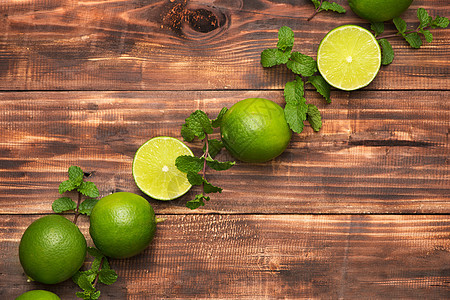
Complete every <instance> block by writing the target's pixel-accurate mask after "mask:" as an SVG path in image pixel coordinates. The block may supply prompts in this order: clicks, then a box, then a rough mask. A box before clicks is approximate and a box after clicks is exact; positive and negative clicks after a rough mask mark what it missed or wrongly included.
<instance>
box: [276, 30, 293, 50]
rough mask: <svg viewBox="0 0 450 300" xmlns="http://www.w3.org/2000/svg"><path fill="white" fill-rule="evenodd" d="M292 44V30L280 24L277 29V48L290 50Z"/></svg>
mask: <svg viewBox="0 0 450 300" xmlns="http://www.w3.org/2000/svg"><path fill="white" fill-rule="evenodd" d="M293 46H294V32H293V31H292V29H291V28H289V27H287V26H282V27H281V28H280V29H279V30H278V43H277V48H278V49H280V50H281V51H283V52H284V51H286V50H288V51H290V50H291V49H292V47H293Z"/></svg>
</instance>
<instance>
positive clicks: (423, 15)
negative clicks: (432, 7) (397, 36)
mask: <svg viewBox="0 0 450 300" xmlns="http://www.w3.org/2000/svg"><path fill="white" fill-rule="evenodd" d="M417 18H418V19H419V21H420V24H419V28H425V27H427V26H428V25H430V24H431V21H432V20H433V18H432V17H430V15H429V14H428V12H427V11H426V10H425V9H424V8H422V7H419V8H418V9H417Z"/></svg>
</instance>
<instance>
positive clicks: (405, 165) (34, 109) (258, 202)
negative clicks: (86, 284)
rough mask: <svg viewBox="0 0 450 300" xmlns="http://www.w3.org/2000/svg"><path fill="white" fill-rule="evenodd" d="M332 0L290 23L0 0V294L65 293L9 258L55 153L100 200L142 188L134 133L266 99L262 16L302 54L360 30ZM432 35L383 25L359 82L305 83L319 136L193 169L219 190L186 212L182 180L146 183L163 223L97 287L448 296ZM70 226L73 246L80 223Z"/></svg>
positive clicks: (184, 5) (449, 246)
mask: <svg viewBox="0 0 450 300" xmlns="http://www.w3.org/2000/svg"><path fill="white" fill-rule="evenodd" d="M336 1H337V2H338V3H340V4H342V5H343V6H344V7H345V8H346V9H347V13H345V14H343V15H338V14H336V13H331V12H322V13H320V14H318V15H317V16H316V17H315V18H314V19H312V20H311V21H309V22H308V21H307V20H306V19H307V18H308V17H309V16H310V15H311V14H312V12H313V5H312V3H311V1H307V0H297V1H294V0H283V1H281V0H280V1H278V0H277V1H275V0H273V1H269V0H245V1H244V0H216V1H211V0H204V1H201V0H195V1H188V0H166V1H162V0H161V1H155V0H148V1H120V0H118V1H111V0H106V1H68V0H52V1H49V0H45V1H44V0H35V1H33V0H23V1H13V0H5V1H1V2H0V28H1V29H2V30H1V31H0V179H1V180H0V203H1V205H0V299H14V298H15V297H16V296H18V295H20V294H21V293H23V292H25V291H27V290H31V289H35V288H39V289H48V290H51V291H54V292H55V293H57V294H58V295H59V296H60V297H61V298H62V299H76V297H75V292H76V291H79V289H78V288H77V286H76V285H75V284H74V283H72V282H71V281H70V280H69V281H66V282H64V283H61V284H58V285H54V286H46V285H41V284H38V283H28V282H27V281H26V277H25V275H24V273H23V270H22V268H21V266H20V263H19V261H18V245H19V241H20V238H21V236H22V234H23V232H24V230H25V228H26V227H27V226H28V225H29V224H30V223H31V222H32V221H33V220H35V219H37V218H39V217H40V216H42V215H45V214H50V213H52V211H51V204H52V202H53V200H54V199H56V198H58V197H59V196H60V195H59V194H58V191H57V188H58V184H59V182H61V181H62V180H64V179H65V178H66V172H67V168H68V167H69V166H70V165H78V166H80V167H81V168H82V169H83V170H85V171H87V172H92V175H91V176H90V180H91V181H93V182H94V183H96V184H97V186H98V187H99V190H100V194H101V196H105V195H108V194H110V193H112V192H116V191H128V192H134V193H138V194H142V193H140V191H139V190H138V189H137V187H136V186H135V184H134V182H133V179H132V174H131V164H132V160H133V155H134V153H135V151H136V150H137V148H138V147H139V146H140V145H141V144H142V143H143V142H145V141H146V140H147V139H149V138H151V137H154V136H159V135H168V136H174V137H177V138H181V135H180V127H181V124H183V122H184V119H185V118H186V117H187V116H188V115H189V114H190V113H191V112H192V111H194V110H195V109H202V110H204V111H206V112H207V113H208V114H209V115H210V116H211V117H215V116H216V115H217V113H218V112H219V111H220V109H221V108H222V107H223V106H226V107H231V106H232V105H233V104H234V103H236V102H237V101H239V100H241V99H245V98H249V97H264V98H268V99H271V100H273V101H275V102H277V103H279V104H280V105H283V92H282V89H283V87H284V84H285V83H286V82H287V81H289V80H292V79H293V78H294V76H293V75H292V74H291V73H290V72H289V71H288V70H286V68H284V67H275V68H270V69H264V68H262V67H261V65H260V63H259V59H260V53H261V51H262V50H263V49H265V48H269V47H274V45H275V44H276V39H277V31H278V29H279V28H280V27H281V26H283V25H286V26H289V27H291V28H292V29H293V30H294V32H295V36H296V42H295V46H294V50H297V51H301V52H302V53H305V54H308V55H311V56H313V57H315V56H316V51H317V47H318V45H319V43H320V40H321V39H322V38H323V36H324V35H325V34H326V33H327V32H328V31H329V30H331V29H333V28H334V27H336V26H338V25H343V24H358V25H361V26H363V27H366V28H369V26H370V25H369V23H368V22H366V21H364V20H362V19H360V18H358V17H357V16H356V15H355V14H354V13H353V12H352V11H351V10H350V9H349V7H348V4H347V2H346V1H343V0H336ZM418 7H424V8H425V9H427V10H428V11H430V13H431V14H432V15H440V16H446V17H450V3H449V2H448V1H447V0H433V1H431V0H415V1H414V2H413V4H412V6H411V7H410V9H409V10H408V11H407V12H405V14H403V15H402V16H403V17H404V19H405V20H406V21H407V22H408V24H411V27H412V25H417V18H416V10H417V8H418ZM393 29H394V27H393V25H392V24H388V23H386V32H387V33H388V32H393ZM432 33H433V38H434V40H433V42H432V43H430V44H427V43H426V44H424V45H423V46H422V47H421V48H420V49H412V48H410V47H409V46H407V44H406V43H405V42H404V41H403V40H401V39H399V38H394V39H391V40H390V41H391V43H392V45H393V48H394V51H395V59H394V62H393V63H392V64H391V65H389V66H383V67H382V68H381V71H380V73H379V74H378V76H377V77H376V79H375V80H374V81H373V82H372V83H371V84H370V85H369V86H368V87H366V88H364V89H361V90H359V91H354V92H343V91H338V90H335V89H333V90H332V92H331V97H332V103H331V104H326V103H325V101H324V100H323V98H321V96H319V95H318V94H317V93H315V92H314V91H312V90H311V89H310V88H309V87H308V90H307V91H306V98H307V99H308V101H309V102H311V103H314V104H316V105H317V106H318V108H319V110H320V111H321V113H322V116H323V128H322V129H321V131H320V132H318V133H316V132H313V131H312V129H311V128H310V127H309V126H306V128H305V131H304V132H303V133H302V134H300V135H298V134H295V135H293V138H292V141H291V143H290V145H289V147H288V149H287V150H286V152H285V153H283V154H282V155H281V156H279V157H277V158H276V159H275V160H273V161H271V162H268V163H263V164H248V163H241V162H238V163H237V165H236V166H235V167H233V168H232V169H230V170H228V171H224V172H220V173H219V172H215V173H214V172H211V173H209V175H208V178H209V179H210V181H211V182H214V183H217V184H218V185H220V186H221V187H223V188H224V191H223V193H222V194H220V195H214V196H213V197H212V200H211V201H210V202H209V203H207V205H206V206H205V207H202V208H201V209H198V210H194V211H191V210H189V209H187V208H186V207H185V202H186V201H187V200H189V199H190V198H191V197H193V196H194V195H195V193H196V192H197V190H196V189H193V190H191V191H190V192H189V193H187V194H186V195H185V196H183V197H181V198H180V199H177V200H174V201H168V202H162V201H156V200H153V199H151V198H148V197H147V199H148V200H149V202H150V203H151V205H152V206H153V207H154V209H155V211H156V213H157V214H158V216H161V217H165V218H167V220H166V221H165V222H163V223H161V224H159V225H158V230H157V234H156V237H155V239H154V241H153V242H152V244H151V246H150V247H149V248H148V249H147V250H145V251H144V252H143V253H142V254H140V255H138V256H136V257H133V258H130V259H125V260H113V261H112V262H111V264H112V266H113V268H115V269H116V271H117V272H118V274H119V279H118V281H117V282H116V283H115V284H113V285H111V286H104V285H100V286H99V289H100V290H101V292H102V297H101V298H100V299H196V298H199V299H448V298H450V218H449V214H450V178H449V174H448V165H449V132H450V107H449V106H450V104H449V98H450V85H449V75H450V29H445V30H442V29H434V30H432ZM216 135H217V134H216ZM188 145H189V146H190V147H191V148H192V149H193V151H194V152H195V153H197V154H198V153H200V151H201V149H200V148H201V145H200V143H198V142H194V143H189V144H188ZM218 158H219V159H223V160H225V159H227V160H228V159H232V157H231V156H230V155H229V154H228V153H227V152H226V151H222V152H221V153H220V154H219V156H218ZM67 217H68V218H71V216H69V215H68V216H67ZM79 226H80V228H81V230H82V232H83V233H84V234H85V236H86V238H87V240H88V244H90V245H92V241H91V240H90V237H89V234H88V230H87V229H88V226H89V225H88V220H87V218H81V219H80V221H79ZM90 259H91V258H89V257H88V259H87V262H89V261H90Z"/></svg>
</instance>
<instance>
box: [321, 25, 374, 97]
mask: <svg viewBox="0 0 450 300" xmlns="http://www.w3.org/2000/svg"><path fill="white" fill-rule="evenodd" d="M380 66H381V50H380V45H379V44H378V42H377V40H376V39H375V37H374V36H373V35H372V33H370V31H368V30H367V29H365V28H362V27H360V26H356V25H344V26H340V27H337V28H335V29H333V30H331V31H330V32H329V33H328V34H327V35H326V36H325V37H324V38H323V40H322V42H321V43H320V45H319V49H318V51H317V67H318V69H319V72H320V74H322V76H323V78H324V79H325V80H326V81H327V82H328V83H329V84H330V85H331V86H333V87H335V88H338V89H341V90H344V91H352V90H356V89H360V88H362V87H365V86H367V85H368V84H369V83H371V82H372V80H373V79H374V78H375V76H377V73H378V71H379V70H380Z"/></svg>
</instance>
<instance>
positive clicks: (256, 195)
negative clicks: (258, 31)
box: [0, 91, 450, 214]
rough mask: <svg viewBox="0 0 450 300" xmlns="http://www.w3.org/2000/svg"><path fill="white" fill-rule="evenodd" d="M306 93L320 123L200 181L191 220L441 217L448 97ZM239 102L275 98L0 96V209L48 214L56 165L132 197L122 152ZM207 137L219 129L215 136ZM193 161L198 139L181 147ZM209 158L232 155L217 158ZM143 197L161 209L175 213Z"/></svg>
mask: <svg viewBox="0 0 450 300" xmlns="http://www.w3.org/2000/svg"><path fill="white" fill-rule="evenodd" d="M332 96H333V103H332V104H330V105H327V104H325V102H324V101H323V99H321V96H319V95H317V94H316V93H313V92H307V95H306V97H307V99H308V101H309V102H312V103H316V104H317V105H318V106H319V109H320V110H321V111H322V114H323V118H324V126H323V129H322V130H321V131H320V132H319V133H314V132H313V131H312V129H311V128H310V127H309V126H307V127H306V129H305V131H304V132H303V133H302V134H301V135H297V134H295V135H293V138H292V141H291V143H290V145H289V147H288V149H287V150H286V152H285V153H284V154H282V155H281V156H280V157H278V158H276V159H275V160H273V161H271V162H268V163H264V164H248V163H241V162H238V163H237V165H236V166H235V167H233V168H232V169H230V170H228V171H224V172H209V173H208V178H209V180H210V181H211V182H212V183H215V184H217V185H219V186H221V187H223V188H224V191H223V193H222V194H220V195H213V197H212V198H213V200H212V201H210V202H209V203H208V204H207V205H206V206H205V207H204V208H202V209H200V210H199V212H200V213H211V212H215V213H449V212H450V201H449V200H450V198H449V195H450V184H449V183H450V182H449V176H448V128H449V127H450V126H449V125H450V110H449V103H448V98H449V93H448V92H441V91H439V92H437V91H385V92H374V91H358V92H354V93H351V94H348V93H344V92H338V93H333V95H332ZM248 97H265V98H268V99H272V100H273V101H275V102H277V103H279V104H282V101H283V99H282V92H281V91H273V92H270V91H229V92H226V91H222V92H208V91H201V92H200V91H192V92H176V91H166V92H53V93H52V92H48V93H44V92H23V93H0V138H1V142H0V170H1V172H0V178H1V180H0V182H1V183H0V201H1V202H2V206H0V213H8V214H22V213H47V212H50V209H51V203H52V202H53V200H54V199H56V198H58V197H59V196H60V195H59V194H58V192H57V187H58V185H59V183H60V182H61V181H63V180H65V179H66V176H67V175H66V172H67V168H68V167H69V166H70V165H79V166H80V167H82V168H83V169H84V170H85V171H88V172H94V173H93V175H92V177H91V179H90V180H92V181H94V182H95V183H96V184H97V185H98V187H99V189H100V191H101V195H103V196H104V195H107V194H109V193H112V192H115V191H129V192H136V193H139V191H138V189H137V188H136V186H135V184H134V182H133V179H132V174H131V164H132V160H133V156H134V153H135V151H136V150H137V149H138V147H139V146H140V145H141V144H142V143H144V142H145V141H146V140H147V139H149V138H151V137H154V136H159V135H169V136H174V137H177V138H181V135H180V128H181V125H182V124H183V122H184V119H185V118H186V117H187V116H188V115H189V114H190V113H191V112H193V111H194V110H195V109H202V110H204V111H206V112H207V113H208V114H210V116H211V117H215V116H216V115H217V113H218V112H219V111H220V109H221V108H222V107H223V106H227V107H231V106H232V105H233V104H234V103H235V102H237V101H239V100H241V99H245V98H248ZM216 136H217V137H218V134H216ZM188 145H189V146H190V147H192V148H193V150H194V152H195V153H196V154H197V155H198V154H200V148H201V143H200V142H195V143H190V144H188ZM218 159H220V160H230V159H232V157H231V156H230V155H229V154H228V153H227V152H226V151H222V153H221V154H219V157H218ZM197 192H198V190H196V189H192V190H191V191H190V192H189V193H188V194H186V195H185V196H183V197H181V198H180V199H178V200H174V201H170V202H160V201H153V200H152V205H154V206H155V207H156V208H157V209H158V211H161V212H162V213H182V214H185V213H190V211H189V210H187V209H186V207H184V204H185V203H186V201H188V200H190V199H191V198H193V197H194V195H195V193H197Z"/></svg>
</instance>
